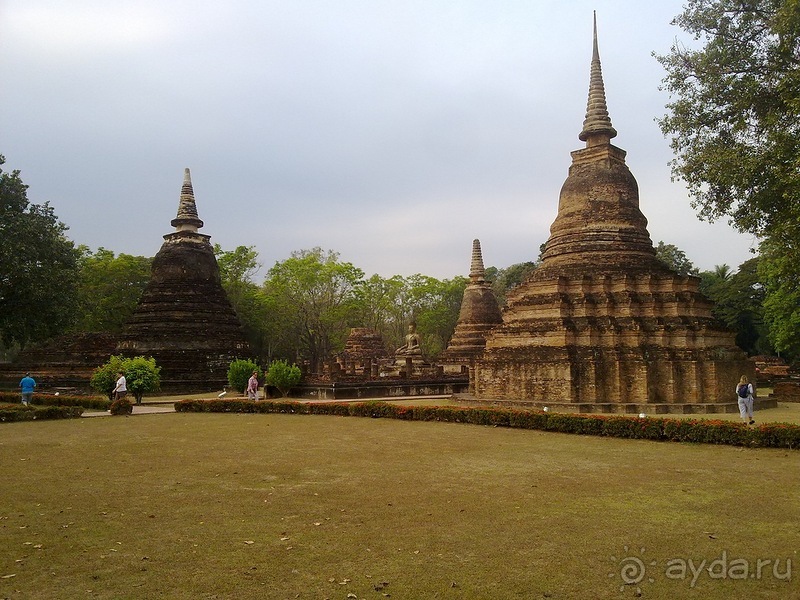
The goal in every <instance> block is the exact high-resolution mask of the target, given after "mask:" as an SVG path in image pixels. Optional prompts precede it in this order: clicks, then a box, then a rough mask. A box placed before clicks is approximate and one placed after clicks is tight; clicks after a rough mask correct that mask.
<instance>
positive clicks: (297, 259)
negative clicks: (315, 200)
mask: <svg viewBox="0 0 800 600" xmlns="http://www.w3.org/2000/svg"><path fill="white" fill-rule="evenodd" d="M363 276H364V273H363V271H361V269H359V268H357V267H354V266H353V265H352V264H351V263H347V262H340V261H339V255H338V254H337V253H336V252H332V251H328V252H324V251H323V250H322V249H321V248H313V249H311V250H300V251H296V252H292V255H291V257H290V258H288V259H287V260H285V261H283V262H279V263H276V264H275V265H274V266H273V267H272V268H271V269H270V270H269V273H268V275H267V280H266V282H265V283H264V288H265V291H266V294H267V296H268V297H269V298H270V301H269V302H270V309H271V311H272V314H273V317H272V318H273V319H274V320H275V321H276V322H277V323H280V325H281V329H280V331H279V332H278V339H277V340H276V342H277V343H278V344H279V345H280V346H281V349H282V353H281V354H282V355H283V356H292V355H294V356H300V357H302V358H304V359H305V360H306V361H307V362H308V363H309V365H310V367H311V369H312V370H317V369H319V370H321V366H322V363H323V361H324V360H326V359H327V358H328V357H330V356H331V354H332V353H333V352H334V351H338V350H341V349H342V348H343V347H344V341H345V339H346V337H347V333H348V328H349V327H351V326H354V325H355V322H354V316H355V308H356V307H355V303H354V291H355V288H356V286H357V285H358V284H359V282H360V281H361V279H362V278H363Z"/></svg>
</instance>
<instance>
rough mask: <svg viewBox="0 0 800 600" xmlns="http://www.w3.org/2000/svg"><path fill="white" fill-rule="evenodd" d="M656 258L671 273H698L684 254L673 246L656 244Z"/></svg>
mask: <svg viewBox="0 0 800 600" xmlns="http://www.w3.org/2000/svg"><path fill="white" fill-rule="evenodd" d="M656 258H657V259H658V260H660V261H661V262H662V263H664V264H665V265H667V266H668V267H669V268H670V269H672V270H673V271H676V272H677V273H678V275H683V276H686V275H697V273H698V270H697V268H696V267H695V266H694V264H692V261H690V260H689V258H688V257H687V256H686V253H685V252H684V251H683V250H681V249H680V248H678V247H677V246H675V245H673V244H665V243H664V242H658V245H657V246H656Z"/></svg>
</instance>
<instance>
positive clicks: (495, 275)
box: [486, 261, 539, 306]
mask: <svg viewBox="0 0 800 600" xmlns="http://www.w3.org/2000/svg"><path fill="white" fill-rule="evenodd" d="M537 266H539V261H537V262H530V261H529V262H523V263H516V264H513V265H511V266H510V267H507V268H505V269H498V268H497V267H489V268H487V269H486V279H487V280H488V281H491V282H492V290H494V295H495V296H496V297H497V303H498V304H499V305H500V306H505V304H506V295H507V294H508V292H510V291H511V290H513V289H514V288H515V287H517V286H518V285H519V284H521V283H522V282H523V281H525V280H526V279H527V278H528V276H529V275H530V274H531V273H533V271H535V270H536V267H537Z"/></svg>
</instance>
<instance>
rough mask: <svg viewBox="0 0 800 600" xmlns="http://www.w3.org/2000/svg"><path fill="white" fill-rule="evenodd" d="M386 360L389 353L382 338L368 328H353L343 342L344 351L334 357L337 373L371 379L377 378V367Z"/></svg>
mask: <svg viewBox="0 0 800 600" xmlns="http://www.w3.org/2000/svg"><path fill="white" fill-rule="evenodd" d="M388 359H389V352H388V351H387V350H386V346H385V344H384V343H383V336H382V335H381V334H380V332H379V331H376V330H375V329H370V328H369V327H353V328H352V329H351V330H350V335H348V336H347V340H346V341H345V344H344V350H342V351H341V352H340V353H339V354H337V355H336V363H337V364H338V371H339V372H341V373H346V374H348V375H363V376H364V377H372V378H375V377H377V376H378V366H379V365H380V364H381V363H385V362H387V361H388Z"/></svg>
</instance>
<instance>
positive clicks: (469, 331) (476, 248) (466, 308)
mask: <svg viewBox="0 0 800 600" xmlns="http://www.w3.org/2000/svg"><path fill="white" fill-rule="evenodd" d="M502 322H503V319H502V317H501V316H500V307H499V305H498V304H497V298H496V297H495V295H494V291H493V290H492V286H491V284H490V283H489V282H488V281H486V270H485V269H484V266H483V255H482V253H481V242H480V240H473V241H472V262H471V264H470V270H469V283H467V287H466V288H465V289H464V297H463V298H462V300H461V310H460V311H459V314H458V322H457V323H456V328H455V331H454V332H453V335H452V337H451V338H450V342H449V343H448V344H447V349H446V350H445V351H444V352H442V354H441V355H440V356H439V359H438V361H437V362H438V363H439V364H441V365H444V366H450V365H453V366H456V367H458V369H459V370H460V368H461V366H466V367H471V366H472V365H473V364H474V360H475V359H476V358H477V357H478V356H480V354H481V353H482V352H483V348H484V346H485V345H486V334H487V333H488V332H489V331H490V330H491V329H493V328H494V327H497V325H498V324H499V323H502Z"/></svg>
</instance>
